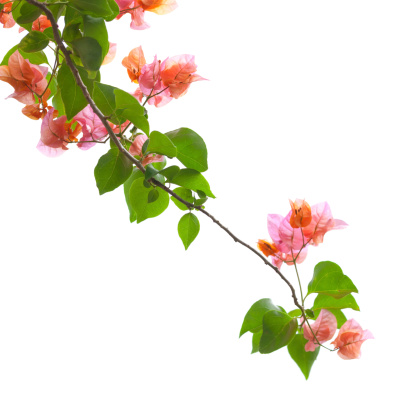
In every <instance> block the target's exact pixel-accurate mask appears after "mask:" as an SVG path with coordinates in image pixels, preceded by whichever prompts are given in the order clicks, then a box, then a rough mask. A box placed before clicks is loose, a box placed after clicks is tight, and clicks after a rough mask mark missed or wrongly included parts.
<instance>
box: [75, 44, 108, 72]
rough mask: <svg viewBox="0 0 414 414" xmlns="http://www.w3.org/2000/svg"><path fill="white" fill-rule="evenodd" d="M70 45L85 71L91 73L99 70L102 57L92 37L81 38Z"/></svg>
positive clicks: (98, 46) (100, 49) (99, 48)
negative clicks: (90, 71)
mask: <svg viewBox="0 0 414 414" xmlns="http://www.w3.org/2000/svg"><path fill="white" fill-rule="evenodd" d="M71 44H72V47H73V50H74V51H75V53H76V54H77V55H78V56H79V57H80V58H81V61H82V63H83V66H84V67H85V68H86V69H88V70H92V71H97V70H99V68H100V67H101V64H102V61H103V58H104V56H103V55H102V48H101V46H100V44H99V43H98V41H97V40H95V39H94V38H92V37H81V38H79V39H75V40H73V41H72V43H71Z"/></svg>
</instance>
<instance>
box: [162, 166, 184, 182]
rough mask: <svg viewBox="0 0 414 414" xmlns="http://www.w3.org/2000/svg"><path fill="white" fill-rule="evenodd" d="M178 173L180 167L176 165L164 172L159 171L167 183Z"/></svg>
mask: <svg viewBox="0 0 414 414" xmlns="http://www.w3.org/2000/svg"><path fill="white" fill-rule="evenodd" d="M179 172H180V167H178V166H177V165H171V166H170V167H167V168H165V169H164V170H161V171H160V174H162V175H163V176H164V177H165V178H166V179H167V180H168V181H172V180H173V178H174V177H175V176H176V175H177V174H178V173H179Z"/></svg>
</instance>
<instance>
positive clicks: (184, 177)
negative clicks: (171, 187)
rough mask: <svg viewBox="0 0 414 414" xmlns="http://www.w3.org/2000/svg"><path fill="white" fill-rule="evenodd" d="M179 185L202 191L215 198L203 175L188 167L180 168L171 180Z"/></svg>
mask: <svg viewBox="0 0 414 414" xmlns="http://www.w3.org/2000/svg"><path fill="white" fill-rule="evenodd" d="M171 182H172V183H174V184H177V185H179V186H181V187H185V188H188V189H189V190H193V191H197V190H201V191H203V192H204V193H205V194H206V195H207V196H208V197H211V198H216V197H215V196H214V194H213V193H212V192H211V190H210V185H209V183H208V181H207V180H206V179H205V178H204V176H203V175H202V174H201V173H200V172H198V171H196V170H191V169H189V168H184V169H183V170H181V171H180V172H179V173H178V174H177V175H175V176H174V178H173V179H172V181H171Z"/></svg>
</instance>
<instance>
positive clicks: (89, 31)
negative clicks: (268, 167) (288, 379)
mask: <svg viewBox="0 0 414 414" xmlns="http://www.w3.org/2000/svg"><path fill="white" fill-rule="evenodd" d="M14 3H15V4H14ZM176 7H177V3H176V2H175V0H97V1H94V2H90V1H89V0H68V1H67V2H61V1H56V2H53V1H49V2H47V3H42V2H39V1H38V0H17V1H15V2H8V1H7V2H5V1H4V0H0V23H2V24H3V26H4V27H5V28H11V27H13V26H14V25H15V23H16V22H17V24H20V25H21V26H22V27H21V28H20V30H19V31H24V30H27V31H28V32H29V33H28V34H27V35H26V36H25V37H24V38H23V39H22V41H21V42H20V43H19V44H18V45H16V46H15V47H14V48H12V49H11V50H10V51H9V52H8V53H7V54H6V56H5V58H4V59H3V62H2V64H1V66H0V80H2V81H5V82H7V83H9V84H10V85H11V86H12V87H14V89H15V91H14V93H13V94H12V95H10V97H12V98H15V99H16V100H18V101H19V102H21V103H23V104H24V105H26V106H25V107H24V108H23V109H22V112H23V114H24V115H26V116H28V117H29V118H31V119H33V120H39V119H42V125H41V139H40V141H39V144H38V147H37V148H38V149H39V151H41V152H42V153H43V154H44V155H46V156H53V157H55V156H59V155H62V154H63V153H64V152H65V151H67V150H68V149H69V148H68V145H69V144H76V145H77V146H78V147H79V148H80V149H82V150H87V149H89V148H91V147H92V146H94V145H95V144H97V143H101V144H105V143H106V142H108V141H110V146H111V149H110V150H109V151H108V153H106V154H105V155H103V156H102V157H101V158H100V159H99V161H98V164H97V165H96V167H95V179H96V184H97V187H98V190H99V193H100V194H105V193H107V192H110V191H113V190H115V189H116V188H118V187H120V186H123V187H124V194H125V200H126V203H127V206H128V209H129V212H130V221H131V222H137V223H140V222H142V221H144V220H146V219H149V218H153V217H156V216H158V215H160V214H161V213H162V212H163V211H165V210H166V208H167V207H168V205H169V201H170V198H171V200H172V201H173V202H174V204H175V205H176V206H177V207H178V208H179V209H180V210H183V211H186V214H184V216H182V217H181V219H180V221H179V223H178V233H179V236H180V238H181V240H182V242H183V244H184V247H185V248H186V249H187V248H188V247H189V246H190V244H191V243H192V242H193V241H194V240H195V238H196V237H197V235H198V233H199V229H200V224H199V221H198V218H197V217H196V215H194V214H193V213H192V212H193V211H196V212H199V213H202V214H204V215H205V216H207V217H208V218H209V219H210V220H212V221H213V222H214V223H215V224H217V225H218V226H219V227H220V228H221V229H222V230H224V231H225V232H226V233H227V234H228V235H229V236H230V237H231V238H232V239H233V240H234V241H235V242H237V243H240V244H241V245H242V246H244V247H245V248H247V249H248V250H249V251H251V252H252V253H253V254H254V255H255V256H257V257H258V258H260V260H261V261H262V262H263V263H264V264H265V265H266V266H269V267H270V268H271V269H272V270H273V271H274V272H276V273H277V275H278V276H279V277H280V278H281V279H282V280H283V281H284V282H285V283H286V284H287V285H288V287H289V289H290V291H291V296H292V298H293V302H294V304H295V306H296V308H297V309H294V310H292V311H289V312H287V311H285V309H283V308H282V307H281V306H276V305H274V304H273V303H272V301H271V300H270V299H261V300H259V301H257V302H255V303H254V304H253V305H252V307H251V308H250V310H249V311H248V312H247V314H246V316H245V318H244V322H243V325H242V328H241V331H240V336H242V335H244V334H245V333H246V332H248V331H249V332H251V333H252V334H253V338H252V345H253V349H252V353H254V352H260V353H262V354H266V353H271V352H274V351H276V350H278V349H280V348H283V347H285V346H287V349H288V351H289V354H290V356H291V357H292V359H293V360H294V361H295V362H296V364H297V365H298V366H299V368H300V369H301V371H302V373H303V374H304V375H305V377H306V378H308V376H309V373H310V369H311V367H312V365H313V363H314V361H315V360H316V358H317V356H318V353H319V350H320V348H321V347H322V348H326V349H328V350H329V351H334V350H338V355H339V356H340V357H341V358H343V359H355V358H359V357H360V355H361V352H360V348H361V345H362V343H363V342H364V341H365V340H367V339H371V338H373V336H372V334H371V333H370V332H369V331H367V330H365V331H364V330H363V329H362V328H361V327H360V325H359V324H358V323H357V322H356V321H354V320H353V319H349V320H347V318H346V316H345V315H344V314H343V312H342V309H353V310H357V311H358V310H359V307H358V305H357V303H356V301H355V298H354V297H353V296H352V293H358V290H357V288H356V286H355V285H354V284H353V282H352V281H351V279H350V278H349V277H348V276H346V275H344V273H343V272H342V269H341V268H340V267H339V266H338V265H337V264H335V263H332V262H328V261H325V262H320V263H318V264H317V265H316V266H315V270H314V274H313V278H312V280H311V281H310V283H309V284H308V291H307V292H305V291H304V289H303V286H304V285H302V282H301V278H300V275H299V270H298V266H297V265H298V264H300V263H302V262H303V261H304V260H305V259H306V257H307V253H308V249H309V247H310V246H318V245H319V244H321V243H322V242H323V240H324V235H325V234H326V233H327V232H328V231H331V230H335V229H343V228H345V227H346V226H347V224H346V223H345V222H343V221H342V220H337V219H334V218H333V216H332V213H331V210H330V207H329V205H328V203H326V202H325V203H319V204H316V205H314V206H312V207H311V206H310V205H309V204H308V203H307V202H306V201H305V200H301V199H297V200H295V202H293V201H290V206H291V210H290V211H289V213H288V214H287V215H286V216H282V215H279V214H269V215H268V231H269V235H270V237H271V239H272V241H266V240H263V239H259V241H258V244H257V248H258V250H256V249H255V248H253V247H252V246H250V245H249V244H248V243H246V242H244V241H243V240H241V239H240V238H238V237H237V236H236V235H235V234H234V233H233V232H232V231H230V230H229V229H228V228H227V227H225V226H224V225H223V224H221V222H220V221H219V220H217V219H216V218H215V217H214V216H213V215H212V214H210V213H209V212H208V211H207V210H206V209H205V207H204V204H205V202H206V201H207V200H208V199H209V198H215V197H214V194H213V193H212V192H211V190H210V185H209V183H208V181H207V180H206V179H205V178H204V176H203V175H202V173H203V172H204V171H206V170H207V168H208V166H207V147H206V145H205V142H204V140H203V139H202V138H201V137H200V136H199V135H198V134H197V133H195V132H194V131H192V130H190V129H188V128H180V129H178V130H175V131H170V132H167V133H165V134H163V133H161V132H158V131H154V130H153V131H150V127H149V123H148V112H147V109H146V108H145V105H147V104H148V105H154V106H155V107H160V106H164V105H166V104H168V103H169V102H171V101H172V100H173V99H178V98H181V97H182V96H184V95H185V94H186V93H187V91H188V89H189V87H190V85H191V84H192V83H193V82H198V81H202V80H205V79H204V78H203V77H201V76H200V75H198V74H197V73H196V70H197V66H196V65H195V58H194V56H192V55H178V56H174V57H171V58H167V59H165V60H164V61H161V60H158V59H157V56H155V57H154V60H153V61H152V62H151V63H147V61H146V59H145V56H144V52H143V50H142V47H141V46H139V47H135V48H134V49H132V50H131V52H130V53H129V55H128V56H127V57H125V58H124V59H123V61H122V65H123V66H124V67H125V68H126V69H127V74H128V76H129V78H130V80H131V82H133V83H135V84H138V88H137V89H136V91H135V92H134V93H128V92H125V91H123V90H121V89H119V88H116V87H114V86H111V85H106V84H103V83H101V82H100V72H99V70H100V67H101V66H102V65H104V64H107V63H109V62H111V61H112V60H113V58H114V55H115V53H116V45H115V44H113V43H110V42H109V40H108V33H107V29H106V22H108V21H111V20H113V19H115V18H116V19H120V18H121V17H122V16H124V15H126V14H130V15H131V28H132V29H134V30H143V29H146V28H148V27H149V26H148V24H147V23H146V22H145V21H144V19H143V16H144V13H145V12H147V11H150V12H154V13H157V14H166V13H169V12H171V11H173V10H174V9H175V8H176ZM61 17H64V19H65V26H64V29H63V31H62V33H61V32H60V31H59V27H58V20H59V18H61ZM49 42H52V43H54V45H55V48H53V47H51V46H50V45H49ZM48 46H49V47H50V48H51V49H52V50H53V52H54V58H55V63H54V65H53V68H52V66H51V65H49V62H48V60H47V57H46V55H45V54H44V53H43V51H42V50H43V49H45V48H46V47H48ZM36 53H40V55H38V54H36ZM41 63H47V64H48V65H49V67H50V69H51V70H52V71H51V73H49V70H48V68H46V67H43V66H39V64H41ZM51 97H53V100H52V103H53V106H50V105H49V104H48V100H49V99H50V98H51ZM130 128H131V129H130ZM140 131H141V132H140ZM81 133H82V138H81V139H80V140H79V139H78V135H80V134H81ZM127 134H130V136H126V135H127ZM167 157H168V158H169V159H175V158H176V159H177V160H178V161H179V162H180V163H181V164H183V165H184V167H185V168H181V167H179V166H177V165H171V166H168V167H167V166H166V165H167V161H166V158H167ZM166 184H168V185H166ZM171 185H176V186H177V187H176V188H174V189H172V188H171ZM158 189H160V190H161V191H160V192H159V191H158ZM284 263H285V264H286V265H287V266H294V269H295V273H296V277H297V281H298V284H299V289H300V300H299V298H298V296H297V294H296V291H295V288H294V287H293V285H292V283H291V282H290V281H289V279H288V278H287V277H286V276H285V275H284V274H283V273H282V272H281V271H280V268H281V266H282V264H284ZM312 294H316V295H317V296H316V298H315V300H314V303H313V305H312V306H306V305H305V301H306V299H307V298H308V296H309V295H312ZM312 320H313V321H314V322H313V323H312V324H311V323H310V321H312ZM337 329H339V333H338V336H337V338H336V339H335V340H334V341H333V342H331V343H332V344H333V345H334V346H335V349H330V348H328V347H327V346H325V345H323V344H324V343H325V342H327V341H329V340H331V339H332V338H333V336H334V335H335V333H336V331H337Z"/></svg>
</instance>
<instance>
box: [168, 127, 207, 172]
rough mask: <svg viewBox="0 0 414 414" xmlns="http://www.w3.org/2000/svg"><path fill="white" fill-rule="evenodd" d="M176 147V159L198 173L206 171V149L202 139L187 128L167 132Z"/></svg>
mask: <svg viewBox="0 0 414 414" xmlns="http://www.w3.org/2000/svg"><path fill="white" fill-rule="evenodd" d="M165 135H167V136H168V137H169V138H170V139H171V141H172V142H173V144H174V145H175V146H176V147H177V158H178V159H179V160H180V161H181V162H182V163H183V164H184V165H185V166H186V167H187V168H192V169H193V170H197V171H199V172H204V171H207V169H208V164H207V147H206V144H205V142H204V141H203V138H201V137H200V135H198V134H197V133H195V132H194V131H192V130H191V129H189V128H180V129H176V130H175V131H171V132H167V133H166V134H165Z"/></svg>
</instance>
